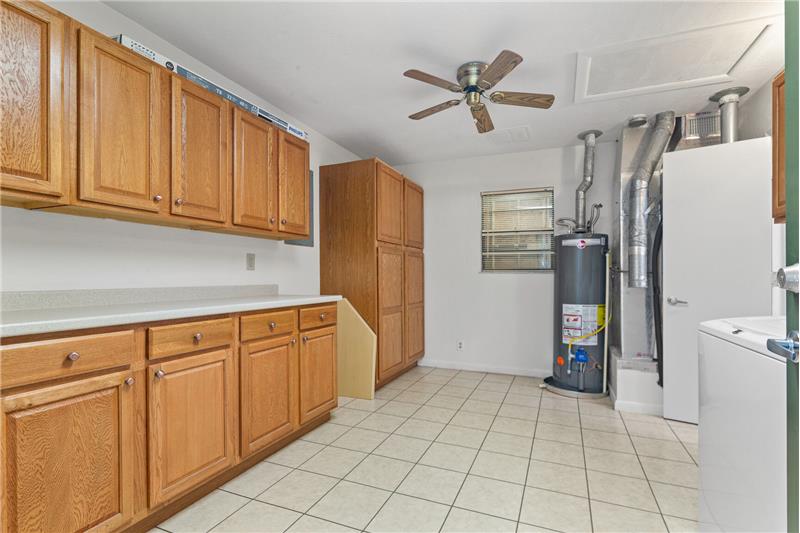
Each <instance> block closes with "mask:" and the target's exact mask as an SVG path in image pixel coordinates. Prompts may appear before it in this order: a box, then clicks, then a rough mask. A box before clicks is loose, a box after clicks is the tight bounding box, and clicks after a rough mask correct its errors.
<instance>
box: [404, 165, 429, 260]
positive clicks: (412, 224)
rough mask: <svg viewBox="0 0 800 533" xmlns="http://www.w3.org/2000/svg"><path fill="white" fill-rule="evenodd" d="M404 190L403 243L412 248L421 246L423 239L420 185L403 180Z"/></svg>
mask: <svg viewBox="0 0 800 533" xmlns="http://www.w3.org/2000/svg"><path fill="white" fill-rule="evenodd" d="M404 191H405V197H404V201H405V205H404V210H403V212H404V217H405V218H404V221H405V227H404V230H405V244H406V246H413V247H414V248H422V246H423V240H424V237H423V232H424V227H423V226H424V224H423V209H422V199H423V193H422V187H420V186H419V185H417V184H416V183H414V182H412V181H409V180H405V183H404Z"/></svg>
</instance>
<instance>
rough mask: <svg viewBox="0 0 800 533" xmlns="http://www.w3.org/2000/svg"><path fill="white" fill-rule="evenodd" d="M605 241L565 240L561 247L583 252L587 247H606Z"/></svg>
mask: <svg viewBox="0 0 800 533" xmlns="http://www.w3.org/2000/svg"><path fill="white" fill-rule="evenodd" d="M604 245H605V239H564V240H563V241H561V246H572V247H574V248H579V249H581V250H583V249H584V248H586V247H587V246H604Z"/></svg>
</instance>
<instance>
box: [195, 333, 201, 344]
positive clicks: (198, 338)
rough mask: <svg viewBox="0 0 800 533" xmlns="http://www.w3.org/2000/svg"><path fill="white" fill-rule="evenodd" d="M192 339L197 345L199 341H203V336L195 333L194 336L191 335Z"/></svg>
mask: <svg viewBox="0 0 800 533" xmlns="http://www.w3.org/2000/svg"><path fill="white" fill-rule="evenodd" d="M192 338H193V339H194V342H195V344H199V343H200V341H201V340H203V334H202V333H200V332H197V333H195V334H194V335H192Z"/></svg>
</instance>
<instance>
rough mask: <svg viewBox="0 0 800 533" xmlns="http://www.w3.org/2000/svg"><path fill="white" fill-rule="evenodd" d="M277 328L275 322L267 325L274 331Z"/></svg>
mask: <svg viewBox="0 0 800 533" xmlns="http://www.w3.org/2000/svg"><path fill="white" fill-rule="evenodd" d="M277 327H278V324H276V323H275V322H270V323H269V329H275V328H277Z"/></svg>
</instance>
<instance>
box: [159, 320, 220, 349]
mask: <svg viewBox="0 0 800 533" xmlns="http://www.w3.org/2000/svg"><path fill="white" fill-rule="evenodd" d="M232 341H233V319H231V318H221V319H219V320H200V321H197V322H188V323H186V324H174V325H172V326H156V327H153V328H148V329H147V353H148V356H149V357H150V359H157V358H159V357H167V356H170V355H178V354H182V353H189V352H196V351H198V350H205V349H207V348H216V347H218V346H226V345H228V344H230V343H231V342H232Z"/></svg>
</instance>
